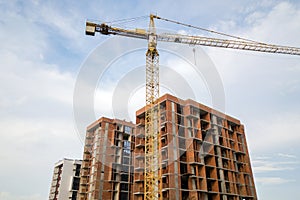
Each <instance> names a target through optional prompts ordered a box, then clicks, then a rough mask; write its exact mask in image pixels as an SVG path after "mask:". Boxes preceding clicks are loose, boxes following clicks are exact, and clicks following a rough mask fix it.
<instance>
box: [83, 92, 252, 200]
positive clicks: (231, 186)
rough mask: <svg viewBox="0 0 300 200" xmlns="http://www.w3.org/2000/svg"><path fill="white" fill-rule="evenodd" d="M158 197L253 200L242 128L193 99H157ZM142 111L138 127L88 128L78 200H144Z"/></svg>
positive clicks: (112, 122)
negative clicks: (158, 125) (158, 137)
mask: <svg viewBox="0 0 300 200" xmlns="http://www.w3.org/2000/svg"><path fill="white" fill-rule="evenodd" d="M159 104H160V145H159V148H160V151H159V152H160V161H159V163H160V164H159V165H160V167H159V170H160V172H159V174H161V188H162V193H161V195H162V199H172V200H173V199H174V200H181V199H182V200H187V199H193V200H200V199H201V200H256V199H257V196H256V191H255V186H254V181H253V174H252V169H251V164H250V159H249V153H248V148H247V142H246V137H245V132H244V126H243V125H242V124H241V123H240V121H239V120H238V119H235V118H233V117H230V116H228V115H225V114H223V113H221V112H218V111H216V110H214V109H212V108H209V107H207V106H205V105H202V104H200V103H198V102H195V101H193V100H181V99H178V98H176V97H174V96H172V95H168V94H166V95H164V96H162V97H160V98H159ZM144 118H145V108H142V109H140V110H138V111H137V112H136V125H134V124H132V123H130V122H126V121H122V120H117V119H108V118H100V119H99V120H97V121H96V122H94V123H93V124H91V125H90V126H88V128H87V133H86V141H85V147H84V155H83V162H82V167H81V179H80V187H79V195H78V199H82V200H84V199H89V200H91V199H120V200H126V199H134V200H140V199H143V195H144V150H145V139H144V132H145V123H144Z"/></svg>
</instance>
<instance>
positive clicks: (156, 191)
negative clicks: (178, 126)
mask: <svg viewBox="0 0 300 200" xmlns="http://www.w3.org/2000/svg"><path fill="white" fill-rule="evenodd" d="M154 19H161V20H164V21H168V22H172V23H176V24H180V25H185V26H188V27H193V28H198V27H195V26H192V25H187V24H183V23H181V22H176V21H173V20H169V19H165V18H161V17H158V16H156V15H152V14H151V15H150V24H149V30H144V29H134V30H129V29H123V28H118V27H112V26H109V25H107V24H105V23H101V24H97V23H93V22H88V21H87V22H86V35H92V36H94V35H95V33H96V32H99V33H101V34H104V35H120V36H126V37H132V38H139V39H145V40H148V50H147V52H146V111H145V170H144V173H145V175H144V199H146V200H158V199H162V195H161V192H162V186H161V183H162V182H161V174H160V173H161V170H159V167H160V156H159V148H160V139H159V138H160V131H159V126H160V123H159V116H160V112H159V105H158V102H157V100H158V98H159V54H158V51H157V49H156V46H157V41H163V42H174V43H183V44H192V45H202V46H211V47H221V48H231V49H238V50H248V51H259V52H267V53H279V54H291V55H300V48H297V47H289V46H281V45H273V44H265V43H261V42H256V41H252V40H247V39H243V38H239V37H235V36H230V35H227V34H223V33H218V34H221V35H223V36H230V37H233V38H235V39H219V38H211V37H202V36H190V35H181V34H172V33H159V34H158V33H156V30H155V26H154ZM198 29H201V30H205V31H210V30H207V29H203V28H198ZM210 32H213V33H217V32H214V31H210Z"/></svg>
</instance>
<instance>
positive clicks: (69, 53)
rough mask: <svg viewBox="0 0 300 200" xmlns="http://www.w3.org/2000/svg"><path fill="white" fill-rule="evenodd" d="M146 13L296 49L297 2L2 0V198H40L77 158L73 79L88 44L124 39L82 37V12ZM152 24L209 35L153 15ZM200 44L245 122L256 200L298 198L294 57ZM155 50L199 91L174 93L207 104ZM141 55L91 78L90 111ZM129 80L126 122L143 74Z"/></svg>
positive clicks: (100, 16) (109, 15)
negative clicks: (65, 162)
mask: <svg viewBox="0 0 300 200" xmlns="http://www.w3.org/2000/svg"><path fill="white" fill-rule="evenodd" d="M150 12H152V13H157V14H158V15H160V16H162V17H165V18H169V19H173V20H177V21H180V22H184V23H188V24H192V25H195V26H201V27H204V28H211V29H214V30H218V31H222V32H226V33H229V34H233V35H238V36H242V37H247V38H251V39H254V40H258V41H263V42H270V43H275V44H282V45H288V46H296V47H300V38H299V35H300V23H299V21H300V3H299V1H281V0H262V1H261V0H260V1H258V0H252V1H250V0H245V1H234V0H225V1H216V0H211V1H209V2H208V1H196V0H185V1H181V0H180V1H176V3H175V2H174V1H170V0H166V1H126V0H123V1H114V2H113V1H111V2H109V1H93V0H92V1H87V2H84V1H66V0H62V1H47V0H45V1H39V0H28V1H17V0H10V1H4V0H0V44H1V48H0V60H1V64H0V70H1V73H0V84H1V90H0V108H1V112H0V118H1V119H0V127H1V133H0V159H1V165H0V199H1V200H15V199H16V200H19V199H22V200H37V199H46V198H47V197H48V193H49V187H50V181H51V177H52V170H53V165H54V163H55V162H56V161H58V160H59V159H62V158H63V157H68V158H81V157H82V142H81V140H80V137H79V136H78V135H81V136H82V135H84V130H81V129H79V130H78V126H77V124H76V123H77V121H76V120H74V110H73V94H74V88H75V85H76V83H78V77H80V74H81V73H82V69H83V68H84V66H85V64H86V63H87V62H88V61H90V60H92V61H93V59H97V57H95V52H100V53H101V52H102V53H103V51H105V53H107V55H108V54H109V53H110V52H111V54H116V52H117V51H118V48H120V49H121V48H123V47H124V45H123V43H119V44H118V45H121V46H118V45H111V48H112V49H101V47H104V46H105V44H111V43H112V42H113V41H112V40H110V39H107V38H108V37H104V36H101V35H97V36H96V37H88V36H85V34H84V31H85V21H86V19H97V20H100V21H113V20H115V19H124V18H131V17H138V16H145V15H148V14H149V13H150ZM147 26H148V21H147V20H143V21H137V22H135V23H131V24H127V27H129V28H134V27H142V28H144V27H147ZM157 26H158V27H159V28H160V29H165V30H170V31H173V32H187V33H193V34H206V33H203V32H196V31H195V30H188V29H185V28H184V27H178V26H174V25H171V24H168V23H165V22H159V21H157ZM117 41H119V40H117ZM129 41H130V42H129V44H130V43H135V44H137V43H138V45H140V44H141V45H143V44H145V45H146V43H145V42H141V43H139V42H137V43H136V41H134V40H129ZM122 45H123V46H122ZM131 45H133V44H131ZM160 45H161V44H159V45H158V46H159V48H160V47H163V45H161V46H160ZM133 46H134V45H133ZM130 47H131V46H130ZM169 47H170V46H169ZM145 48H146V46H145ZM164 48H165V47H164ZM166 48H167V47H166ZM182 48H183V47H182ZM184 48H189V47H184ZM190 48H191V49H192V48H193V47H190ZM185 51H186V52H185V53H188V51H189V50H185ZM197 51H198V52H201V53H200V54H201V55H205V56H206V57H208V58H209V59H210V62H211V63H210V62H209V63H210V64H213V66H214V67H215V69H216V70H217V72H218V74H219V77H220V80H221V81H222V84H223V88H224V94H225V108H224V111H225V112H226V113H228V114H229V115H233V116H235V117H237V118H239V119H240V120H241V122H242V123H244V124H245V127H246V135H247V140H248V146H249V149H250V152H251V159H252V165H253V171H254V176H255V182H256V188H257V192H258V196H259V199H274V200H281V199H299V198H300V192H299V189H298V188H299V182H300V174H299V167H300V163H299V162H300V160H299V157H300V152H299V150H298V148H297V147H298V146H299V141H300V131H299V130H300V123H299V122H300V102H299V99H300V78H299V77H300V62H299V61H300V57H297V56H287V55H271V54H262V53H253V52H241V51H235V50H224V49H215V48H208V47H205V48H204V47H203V48H201V47H198V49H197ZM93 52H94V53H93ZM161 52H162V53H161V55H160V58H161V63H162V65H163V66H165V68H164V67H162V70H166V71H167V70H168V68H167V67H171V66H173V67H174V70H175V71H176V72H177V75H178V76H182V77H183V78H184V79H185V80H186V81H187V82H188V84H189V85H190V86H191V88H192V89H193V90H195V89H197V88H198V87H199V88H202V89H203V92H202V93H201V92H198V93H197V92H196V94H195V95H194V96H189V95H188V93H180V91H179V90H178V91H175V90H174V93H176V94H180V95H179V97H180V98H183V99H185V98H194V99H195V100H197V101H200V102H203V103H205V104H208V105H211V100H210V97H211V96H210V95H211V94H210V93H209V91H207V87H205V83H203V80H202V81H200V82H201V83H199V85H200V86H199V85H195V84H197V83H196V82H193V81H190V80H189V78H188V77H189V76H191V72H190V71H189V70H183V68H184V66H185V64H184V62H181V61H180V60H178V56H177V57H176V56H175V57H174V56H173V57H172V55H173V54H170V53H165V52H164V51H163V50H162V51H161ZM191 52H192V51H191ZM92 56H94V57H92ZM143 56H144V50H143V49H140V50H137V51H134V52H133V53H129V54H128V55H124V56H121V57H120V58H118V59H117V60H116V62H114V63H112V65H111V66H110V68H109V69H108V70H107V71H106V72H105V74H104V75H103V76H102V79H101V80H98V82H97V84H98V86H93V87H97V89H96V91H95V102H94V103H95V105H93V108H94V111H95V115H96V117H100V116H101V115H105V116H108V117H113V116H114V114H115V113H114V112H113V111H112V109H114V108H113V106H114V104H113V105H112V103H111V102H112V99H113V98H114V96H113V95H114V94H112V91H113V90H116V88H117V89H119V90H120V88H122V87H125V85H124V84H118V83H123V82H122V81H125V80H127V79H126V78H128V77H126V74H130V73H132V76H133V77H134V76H135V75H140V74H141V73H142V71H138V70H137V71H134V70H132V69H131V68H130V67H129V68H125V69H124V70H119V69H120V68H118V67H119V66H127V65H128V66H133V68H134V67H136V66H142V65H143V63H144V57H143ZM95 62H96V60H95ZM181 66H183V67H181ZM115 72H118V73H115ZM124 73H125V75H124ZM134 73H136V74H134ZM130 76H131V75H130ZM161 76H165V75H164V74H162V75H161ZM166 77H167V76H166ZM202 78H203V77H202ZM204 79H205V77H204ZM136 81H137V79H136ZM139 81H142V79H141V80H140V79H139ZM103 83H105V84H106V86H107V87H105V88H104V87H103ZM130 83H131V82H130ZM130 83H129V85H126V86H127V87H128V88H133V90H131V91H130V99H129V101H128V102H129V103H128V104H127V110H126V109H125V111H124V110H123V111H124V112H128V113H129V114H128V115H130V117H129V119H128V120H134V119H133V117H132V116H134V110H135V109H136V108H138V107H140V106H142V105H143V99H142V98H143V87H142V86H141V85H140V84H141V82H135V84H137V86H135V87H133V86H132V85H130ZM170 83H171V84H172V86H170V85H168V84H170ZM101 84H102V85H101ZM163 84H165V87H164V88H163V89H162V91H164V92H166V91H168V92H170V91H172V89H174V88H178V87H180V85H176V81H175V80H169V82H165V83H163ZM173 84H174V85H175V86H176V87H175V86H174V85H173ZM180 90H184V89H180ZM101 105H103V106H101ZM116 116H118V115H116ZM123 116H126V115H122V116H121V117H123ZM93 117H95V116H93ZM93 117H92V118H93ZM90 122H91V121H88V122H87V123H90ZM86 125H88V124H86ZM78 131H79V132H78Z"/></svg>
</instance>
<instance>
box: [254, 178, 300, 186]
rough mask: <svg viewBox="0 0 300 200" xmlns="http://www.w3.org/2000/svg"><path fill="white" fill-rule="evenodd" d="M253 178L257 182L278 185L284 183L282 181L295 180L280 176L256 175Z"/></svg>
mask: <svg viewBox="0 0 300 200" xmlns="http://www.w3.org/2000/svg"><path fill="white" fill-rule="evenodd" d="M255 180H256V182H258V183H260V184H262V185H279V184H284V183H290V182H295V180H292V179H284V178H280V177H258V178H256V179H255Z"/></svg>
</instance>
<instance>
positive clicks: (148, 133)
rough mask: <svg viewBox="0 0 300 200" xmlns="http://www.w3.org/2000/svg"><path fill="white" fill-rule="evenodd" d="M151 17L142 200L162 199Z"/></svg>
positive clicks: (156, 69) (156, 58)
mask: <svg viewBox="0 0 300 200" xmlns="http://www.w3.org/2000/svg"><path fill="white" fill-rule="evenodd" d="M156 44H157V37H156V33H155V26H154V20H153V16H152V15H150V25H149V38H148V51H147V53H146V110H145V171H144V172H145V180H144V199H145V200H158V199H161V198H162V194H161V192H162V187H161V184H162V182H161V180H160V179H161V170H160V169H159V166H160V155H159V149H160V111H159V109H160V106H159V103H158V98H159V54H158V51H157V49H156Z"/></svg>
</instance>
